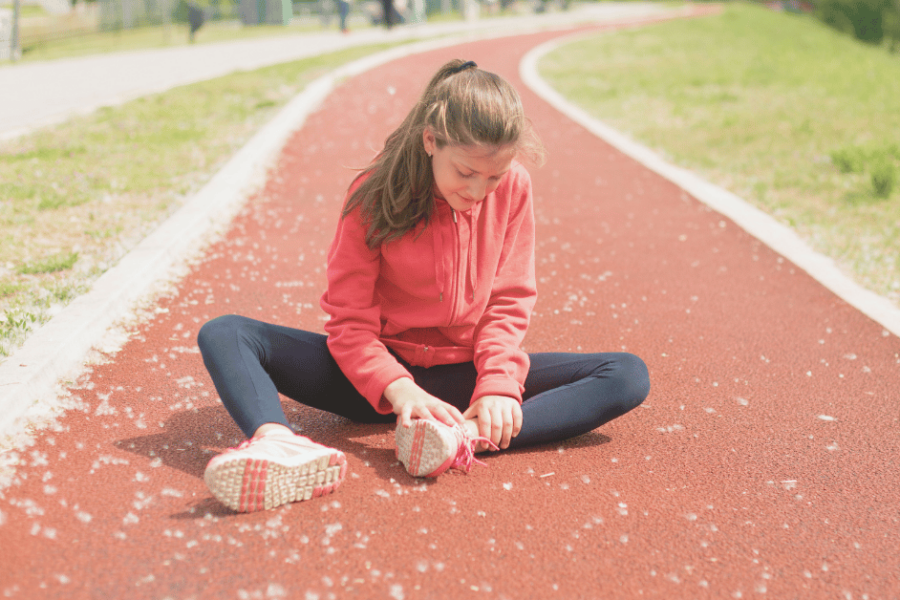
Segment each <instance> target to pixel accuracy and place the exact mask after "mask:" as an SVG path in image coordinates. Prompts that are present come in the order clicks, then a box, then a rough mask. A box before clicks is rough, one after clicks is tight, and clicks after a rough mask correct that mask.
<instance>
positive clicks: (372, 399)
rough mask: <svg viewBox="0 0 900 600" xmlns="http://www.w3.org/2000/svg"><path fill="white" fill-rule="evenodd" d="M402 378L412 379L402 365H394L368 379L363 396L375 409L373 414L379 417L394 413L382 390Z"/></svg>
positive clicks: (392, 406)
mask: <svg viewBox="0 0 900 600" xmlns="http://www.w3.org/2000/svg"><path fill="white" fill-rule="evenodd" d="M403 377H405V378H407V379H412V378H413V376H412V375H410V374H409V371H407V370H406V369H404V368H403V366H402V365H400V364H399V363H394V364H392V365H389V366H386V367H385V368H383V369H381V370H380V371H378V372H377V373H376V374H375V375H373V376H372V377H371V378H370V379H369V383H368V385H366V390H365V393H364V394H363V395H364V396H365V397H366V400H368V401H369V404H371V405H372V406H373V407H374V408H375V412H377V413H378V414H381V415H389V414H391V413H392V412H394V405H393V404H391V403H390V402H388V399H387V398H385V397H384V389H385V388H386V387H387V386H389V385H390V384H391V383H393V382H394V381H396V380H398V379H401V378H403Z"/></svg>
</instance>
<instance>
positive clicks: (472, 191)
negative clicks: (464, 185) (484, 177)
mask: <svg viewBox="0 0 900 600" xmlns="http://www.w3.org/2000/svg"><path fill="white" fill-rule="evenodd" d="M486 188H487V184H486V183H485V182H483V181H473V182H472V183H471V184H469V189H468V190H467V191H468V193H469V198H470V199H472V200H474V201H476V202H480V201H481V200H484V197H485V196H486V195H487V193H486V191H485V190H486Z"/></svg>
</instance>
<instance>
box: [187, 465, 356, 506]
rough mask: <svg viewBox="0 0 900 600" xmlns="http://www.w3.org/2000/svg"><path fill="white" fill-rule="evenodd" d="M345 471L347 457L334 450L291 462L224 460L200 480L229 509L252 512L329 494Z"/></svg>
mask: <svg viewBox="0 0 900 600" xmlns="http://www.w3.org/2000/svg"><path fill="white" fill-rule="evenodd" d="M346 474H347V458H346V457H345V456H344V453H343V452H339V451H333V452H327V453H323V454H320V455H319V456H316V457H313V458H310V459H307V460H305V461H303V462H301V463H299V464H291V465H286V464H282V463H278V462H276V461H273V460H264V459H253V458H246V457H237V458H235V459H234V460H228V459H225V460H222V461H221V462H218V463H216V464H211V465H210V466H209V468H207V470H206V473H205V474H204V476H203V479H204V480H205V481H206V485H207V486H209V489H210V491H211V492H212V493H213V496H215V497H216V499H217V500H219V502H221V503H222V504H224V505H225V506H227V507H228V508H230V509H232V510H235V511H238V512H254V511H258V510H268V509H270V508H275V507H276V506H281V505H282V504H287V503H288V502H301V501H303V500H309V499H310V498H318V497H320V496H324V495H325V494H330V493H331V492H333V491H334V490H335V489H337V488H338V486H339V485H340V484H341V483H342V482H343V481H344V476H345V475H346Z"/></svg>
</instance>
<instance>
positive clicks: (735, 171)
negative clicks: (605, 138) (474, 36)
mask: <svg viewBox="0 0 900 600" xmlns="http://www.w3.org/2000/svg"><path fill="white" fill-rule="evenodd" d="M539 69H540V72H541V74H542V76H544V77H545V78H546V79H547V80H548V82H549V83H551V84H552V85H553V86H554V87H556V89H558V90H559V91H560V92H561V93H562V94H563V95H565V96H567V97H569V98H570V99H571V100H573V101H574V102H575V103H577V104H578V105H580V106H581V107H582V108H584V109H585V110H587V111H588V112H589V113H591V114H592V115H594V116H596V117H597V118H599V119H600V120H602V121H604V122H606V123H608V124H610V125H612V126H613V127H615V128H617V129H619V130H620V131H623V132H625V133H627V134H629V135H630V136H631V137H633V138H634V139H636V140H638V141H640V142H642V143H644V144H645V145H647V146H649V147H651V148H654V149H655V150H657V151H658V152H659V153H660V154H662V155H663V156H665V157H667V158H668V159H669V160H670V161H671V162H674V163H676V164H679V165H681V166H684V167H687V168H689V169H691V170H693V171H695V172H697V173H698V174H700V175H701V176H704V177H705V178H706V179H708V180H710V181H713V182H715V183H717V184H719V185H721V186H723V187H725V188H727V189H729V190H731V191H733V192H735V193H737V194H738V195H740V196H742V197H743V198H744V199H746V200H747V201H749V202H751V203H753V204H755V205H756V206H758V207H760V208H761V209H763V210H765V211H767V212H768V213H770V214H772V215H774V216H775V217H776V218H778V219H779V220H781V221H783V222H785V223H787V224H789V225H790V226H792V227H793V228H794V229H795V230H797V231H798V232H799V233H800V234H801V235H802V236H803V237H804V238H805V239H806V240H807V241H808V243H810V245H812V246H813V247H814V248H816V249H817V250H818V251H820V252H822V253H824V254H826V255H829V256H831V257H833V258H834V259H835V260H836V262H837V264H838V265H839V266H840V267H841V268H843V269H844V270H845V271H846V272H847V273H848V274H849V275H851V276H852V277H853V278H855V279H856V280H857V281H858V282H860V283H861V284H862V285H864V286H866V287H868V288H870V289H872V290H874V291H876V292H878V293H879V294H882V295H884V296H887V297H889V298H890V299H892V300H893V301H894V302H895V303H897V302H898V301H900V56H898V55H896V54H895V55H891V54H889V53H887V52H885V51H884V49H883V48H879V47H872V46H866V45H863V44H861V43H859V42H856V41H855V40H853V39H852V38H851V37H849V36H845V35H842V34H839V33H837V32H835V31H833V30H831V29H829V28H827V27H825V26H824V25H822V24H821V23H819V22H818V21H816V20H815V19H813V18H812V17H809V16H803V15H792V14H787V13H778V12H773V11H770V10H768V9H765V8H762V7H760V6H757V5H750V4H743V3H735V4H729V5H727V6H726V9H725V11H724V12H723V14H721V15H719V16H713V17H704V18H700V19H694V20H683V21H671V22H667V23H661V24H658V25H653V26H649V27H643V28H640V29H633V30H628V31H621V32H616V33H609V34H603V35H597V36H595V37H592V38H590V39H587V40H583V41H578V42H575V43H572V44H569V45H567V46H565V47H563V48H561V49H558V50H556V51H555V52H553V53H551V54H549V55H548V56H546V57H545V58H544V59H543V61H542V62H541V64H540V65H539Z"/></svg>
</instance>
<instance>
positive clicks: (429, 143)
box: [422, 127, 437, 157]
mask: <svg viewBox="0 0 900 600" xmlns="http://www.w3.org/2000/svg"><path fill="white" fill-rule="evenodd" d="M422 145H423V146H425V154H427V155H428V156H429V157H430V156H433V155H434V149H435V147H436V146H437V143H436V140H435V138H434V134H433V133H432V132H431V130H430V129H428V128H427V127H426V128H425V131H423V132H422Z"/></svg>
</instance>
